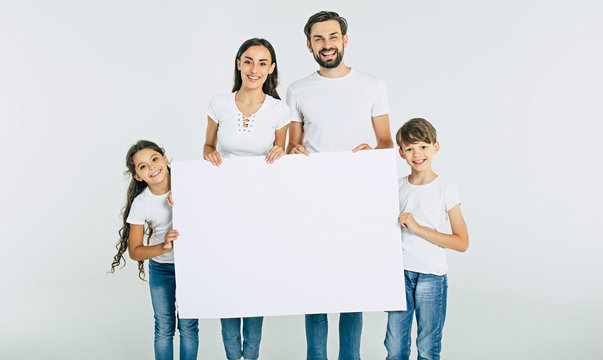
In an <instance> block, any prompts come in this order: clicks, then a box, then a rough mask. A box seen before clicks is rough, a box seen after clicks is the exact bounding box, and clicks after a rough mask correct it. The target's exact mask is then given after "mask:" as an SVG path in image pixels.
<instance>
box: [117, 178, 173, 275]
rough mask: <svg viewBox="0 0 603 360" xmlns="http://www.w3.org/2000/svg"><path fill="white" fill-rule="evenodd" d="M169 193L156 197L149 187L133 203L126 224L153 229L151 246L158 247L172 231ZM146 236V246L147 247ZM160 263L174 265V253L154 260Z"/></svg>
mask: <svg viewBox="0 0 603 360" xmlns="http://www.w3.org/2000/svg"><path fill="white" fill-rule="evenodd" d="M168 195H169V192H167V193H165V194H163V195H155V194H153V193H152V192H151V190H150V189H149V188H148V187H147V188H146V189H144V190H143V191H142V192H141V193H140V194H138V196H136V198H135V199H134V201H133V202H132V207H130V214H128V219H127V220H126V222H127V223H128V224H133V225H145V224H146V225H147V226H149V227H151V228H152V229H153V235H152V236H151V239H150V241H149V245H157V244H160V243H163V242H164V236H165V233H166V232H168V230H171V229H172V208H171V207H170V206H169V205H168V204H167V202H166V199H167V197H168ZM146 243H147V240H146V236H145V239H144V244H145V245H146ZM153 260H155V261H157V262H160V263H170V264H173V263H174V252H173V250H170V251H169V252H167V253H165V254H161V255H159V256H156V257H154V258H153Z"/></svg>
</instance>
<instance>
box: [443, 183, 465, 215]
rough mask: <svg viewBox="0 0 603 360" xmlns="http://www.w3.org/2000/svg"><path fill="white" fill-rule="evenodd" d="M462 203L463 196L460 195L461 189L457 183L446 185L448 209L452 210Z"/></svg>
mask: <svg viewBox="0 0 603 360" xmlns="http://www.w3.org/2000/svg"><path fill="white" fill-rule="evenodd" d="M460 203H461V198H460V196H459V191H458V190H457V188H456V185H454V184H450V185H448V187H446V211H447V212H448V211H450V209H452V208H453V207H454V206H455V205H457V204H460Z"/></svg>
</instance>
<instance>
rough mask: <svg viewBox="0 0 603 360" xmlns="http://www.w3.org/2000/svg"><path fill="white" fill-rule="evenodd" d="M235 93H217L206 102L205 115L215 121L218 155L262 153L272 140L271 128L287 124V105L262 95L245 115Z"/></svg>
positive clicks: (278, 127)
mask: <svg viewBox="0 0 603 360" xmlns="http://www.w3.org/2000/svg"><path fill="white" fill-rule="evenodd" d="M235 95H236V93H231V94H226V95H219V96H216V97H214V98H212V99H211V101H210V102H209V108H208V110H207V115H208V116H209V117H210V118H211V119H212V120H213V121H214V122H216V123H217V124H218V152H220V155H221V156H222V157H229V156H259V155H265V154H266V153H268V151H269V150H270V149H271V148H272V146H273V144H274V138H275V134H274V132H275V131H276V130H279V129H282V128H283V126H286V125H287V124H289V122H290V119H289V107H288V106H287V104H285V102H283V101H281V100H278V99H275V98H273V97H272V96H270V95H266V98H265V99H264V103H263V104H262V106H260V108H259V109H258V111H256V113H255V114H253V115H251V116H249V117H245V116H243V114H242V113H241V112H240V111H239V109H238V108H237V104H236V102H235Z"/></svg>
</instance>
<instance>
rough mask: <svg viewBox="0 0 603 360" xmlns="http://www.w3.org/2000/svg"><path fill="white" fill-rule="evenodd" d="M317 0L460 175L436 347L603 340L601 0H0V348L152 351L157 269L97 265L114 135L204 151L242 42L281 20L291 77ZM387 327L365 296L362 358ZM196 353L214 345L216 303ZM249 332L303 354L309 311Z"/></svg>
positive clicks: (545, 352) (489, 352) (602, 352)
mask: <svg viewBox="0 0 603 360" xmlns="http://www.w3.org/2000/svg"><path fill="white" fill-rule="evenodd" d="M327 5H328V6H329V7H330V9H332V10H336V11H338V12H340V14H341V15H343V16H345V17H346V18H347V19H348V20H349V22H350V29H349V36H350V42H349V44H348V49H347V51H346V55H345V60H346V63H347V64H348V65H351V66H352V67H355V68H358V69H362V70H364V71H367V72H371V73H375V74H379V75H382V76H383V77H384V78H385V80H386V82H387V85H388V89H389V94H390V102H391V106H390V107H391V111H390V118H391V127H392V132H395V130H396V129H397V128H398V127H399V126H400V125H401V124H402V123H403V121H405V120H407V119H409V118H411V117H415V116H421V117H425V118H427V119H428V120H430V121H432V122H433V123H434V125H435V126H436V128H437V129H438V131H439V140H440V143H441V151H440V153H439V154H438V155H437V156H436V159H435V162H434V167H435V169H436V171H437V172H438V173H440V174H442V176H445V177H446V178H447V179H448V180H449V181H451V182H454V183H456V184H458V187H459V190H460V193H461V198H462V200H463V206H462V208H463V212H464V215H465V217H466V219H467V222H468V226H469V232H470V248H469V250H468V251H467V252H466V253H464V254H457V253H453V252H450V253H449V262H450V272H449V274H448V275H449V285H450V288H449V303H448V316H447V319H446V325H445V330H444V340H443V350H442V355H443V358H444V359H483V358H486V357H487V358H489V359H530V358H541V359H566V358H570V357H580V358H590V359H593V358H601V357H603V344H602V343H601V341H600V340H601V335H600V334H601V333H603V310H602V305H601V304H602V303H603V286H602V282H601V276H602V275H603V265H601V264H602V263H603V262H602V261H601V254H602V250H603V245H602V241H601V239H602V236H601V225H600V224H601V219H602V216H601V215H602V211H601V204H602V203H603V193H602V190H601V180H600V179H601V174H602V173H603V171H602V170H603V169H602V165H601V156H600V155H601V153H602V151H601V150H600V145H599V139H600V132H601V130H602V125H601V121H602V120H603V116H602V115H603V111H602V110H601V98H602V94H603V67H602V65H601V64H603V37H602V36H601V34H603V15H602V14H603V4H602V3H601V2H599V1H596V0H592V1H586V0H582V1H536V0H532V1H498V0H497V1H478V0H472V1H470V0H461V1H426V0H423V1H391V2H379V1H373V2H370V3H367V2H352V1H347V2H331V3H329V4H327V3H325V2H324V1H298V2H290V3H284V2H282V1H254V2H243V1H236V2H229V1H215V2H211V3H210V2H208V1H169V2H168V1H146V0H145V1H142V0H140V1H75V0H74V1H0V120H1V121H2V127H1V130H0V144H1V145H2V147H1V148H2V150H3V151H4V152H3V153H2V158H3V159H4V163H3V166H2V172H1V174H2V175H1V185H2V189H3V190H4V201H3V206H2V216H1V217H0V218H1V219H2V229H3V233H2V236H1V238H2V248H3V256H2V258H3V259H2V262H1V263H2V287H1V288H2V291H1V292H0V299H1V309H2V310H1V311H2V316H1V319H2V326H1V328H0V353H1V354H2V355H3V356H2V357H3V358H23V359H31V358H42V357H43V358H47V359H83V358H85V359H148V358H151V357H152V351H153V350H152V343H153V315H152V309H151V305H150V296H149V291H148V285H147V284H146V283H141V282H140V281H139V280H138V279H137V276H136V275H137V274H136V270H135V269H136V266H135V263H134V262H132V261H128V265H127V266H126V268H125V269H123V270H121V271H119V272H118V273H117V274H116V275H114V276H107V275H106V271H107V269H108V267H109V264H110V262H111V259H112V256H113V255H114V251H115V250H114V249H113V244H114V243H115V241H116V240H117V230H118V228H119V227H120V219H119V209H120V208H121V206H122V205H123V203H124V199H125V190H126V186H127V179H126V178H124V177H123V176H122V172H123V170H124V155H125V152H126V150H127V148H128V147H129V146H130V145H131V144H132V143H134V142H135V141H136V140H138V139H142V138H145V139H151V140H154V141H156V142H158V143H159V144H161V145H163V146H164V147H165V148H166V149H167V151H168V156H169V157H170V158H172V159H177V160H184V159H196V158H198V157H199V156H200V154H201V151H202V144H203V140H204V133H205V120H204V118H205V114H206V108H207V104H208V101H209V99H210V97H211V96H213V95H216V94H220V93H224V92H228V91H229V90H230V87H231V86H232V72H233V63H234V55H235V53H236V50H237V49H238V47H239V45H240V44H241V43H242V42H243V41H244V40H246V39H248V38H250V37H253V36H261V37H266V38H267V39H269V40H270V41H271V42H272V44H273V45H274V47H275V48H276V51H277V55H278V61H279V70H280V74H281V77H280V80H281V84H282V85H283V87H282V88H281V90H280V93H281V94H282V95H284V94H285V91H284V90H285V89H286V86H287V85H288V84H290V83H291V82H292V81H295V80H297V79H299V78H301V77H303V76H306V75H307V74H309V73H310V72H311V71H313V70H315V69H316V68H317V66H316V64H315V62H314V60H313V59H312V57H311V56H310V54H309V53H308V52H307V50H306V49H305V37H304V35H303V32H302V28H303V26H304V24H305V21H306V19H307V18H308V17H309V16H310V15H311V14H313V13H314V12H316V11H319V10H323V9H324V7H325V6H327ZM400 170H401V174H405V173H406V172H407V167H406V165H404V164H401V165H400ZM283 209H284V210H283V211H292V210H294V209H295V204H290V203H288V202H287V201H286V199H283ZM335 320H336V319H335V318H333V317H332V318H331V321H330V326H331V329H330V337H329V358H331V359H335V358H336V353H337V336H336V332H337V331H336V327H337V325H336V324H337V322H336V321H335ZM384 334H385V314H383V313H370V314H366V315H365V323H364V331H363V343H362V355H363V358H364V359H368V360H372V359H382V358H384V357H385V350H384V347H383V344H382V342H383V338H384ZM199 353H200V356H199V358H200V359H201V358H203V359H222V358H224V353H223V349H222V344H221V339H220V334H219V323H218V321H217V320H207V321H202V322H201V324H200V348H199ZM261 354H262V358H263V359H265V360H271V359H303V358H304V357H305V338H304V325H303V317H301V316H293V317H275V318H268V319H266V321H265V322H264V337H263V341H262V353H261Z"/></svg>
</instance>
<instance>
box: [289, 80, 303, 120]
mask: <svg viewBox="0 0 603 360" xmlns="http://www.w3.org/2000/svg"><path fill="white" fill-rule="evenodd" d="M287 104H288V105H289V120H291V121H293V122H303V121H304V120H303V115H302V113H301V112H300V111H299V108H298V107H297V100H296V99H295V95H293V92H292V91H291V88H288V89H287Z"/></svg>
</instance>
